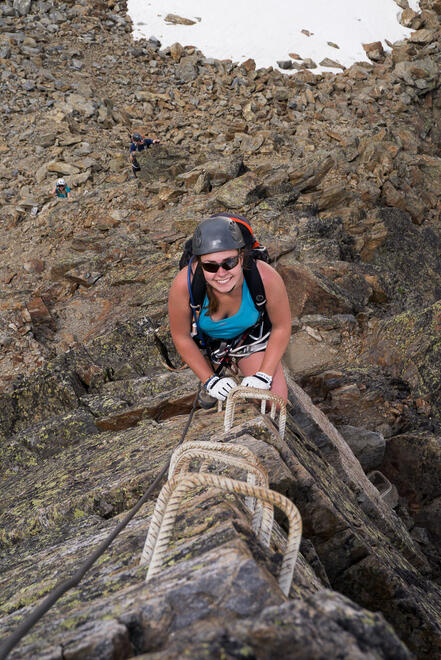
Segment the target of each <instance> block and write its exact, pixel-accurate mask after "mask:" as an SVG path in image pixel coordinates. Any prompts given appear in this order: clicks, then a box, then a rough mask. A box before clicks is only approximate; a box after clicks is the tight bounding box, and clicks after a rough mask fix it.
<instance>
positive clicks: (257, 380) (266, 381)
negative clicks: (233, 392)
mask: <svg viewBox="0 0 441 660" xmlns="http://www.w3.org/2000/svg"><path fill="white" fill-rule="evenodd" d="M272 382H273V379H272V378H271V376H268V374H264V373H263V371H258V372H257V373H255V374H254V376H247V377H246V378H244V379H243V381H242V382H241V385H242V386H243V387H258V388H259V389H261V390H269V389H270V388H271V383H272Z"/></svg>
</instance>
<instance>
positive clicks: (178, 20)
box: [164, 14, 196, 25]
mask: <svg viewBox="0 0 441 660" xmlns="http://www.w3.org/2000/svg"><path fill="white" fill-rule="evenodd" d="M164 21H165V22H166V23H171V24H172V25H195V23H196V21H192V20H191V19H190V18H183V17H182V16H178V15H177V14H167V16H166V17H165V18H164Z"/></svg>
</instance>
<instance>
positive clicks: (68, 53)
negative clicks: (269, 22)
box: [0, 0, 441, 660]
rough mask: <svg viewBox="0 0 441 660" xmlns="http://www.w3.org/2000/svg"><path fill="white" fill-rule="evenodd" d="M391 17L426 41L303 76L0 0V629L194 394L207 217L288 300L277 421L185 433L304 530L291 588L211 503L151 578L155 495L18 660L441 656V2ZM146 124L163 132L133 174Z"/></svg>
mask: <svg viewBox="0 0 441 660" xmlns="http://www.w3.org/2000/svg"><path fill="white" fill-rule="evenodd" d="M402 4H403V3H400V6H401V5H402ZM402 21H403V22H404V23H405V24H406V25H407V26H409V27H411V28H412V29H413V32H412V35H411V37H410V39H409V40H408V41H405V42H399V43H396V44H393V45H392V47H391V52H390V53H388V54H385V53H384V52H382V51H381V49H379V48H378V46H375V45H372V47H368V48H367V52H368V53H369V56H370V57H371V61H372V63H371V64H366V63H359V64H355V65H353V66H351V67H350V68H348V69H346V70H343V71H342V72H341V73H339V74H338V75H334V74H331V73H326V74H322V75H314V74H312V73H311V71H310V70H308V69H307V68H304V69H301V70H299V71H298V72H296V73H295V74H293V75H289V76H287V75H284V74H281V73H279V72H277V71H274V70H272V69H271V68H268V69H260V70H256V69H255V66H254V63H253V62H252V61H251V60H249V61H247V62H245V63H244V64H242V65H241V66H238V65H236V64H234V63H232V62H229V61H217V60H212V59H209V58H206V57H205V56H204V55H203V54H202V53H200V52H199V51H197V50H196V49H195V48H194V47H193V46H182V45H180V44H175V45H174V46H172V47H171V48H168V49H161V46H160V44H159V43H157V41H156V40H154V39H151V40H149V41H140V42H137V43H133V42H132V40H131V35H130V33H131V26H130V21H129V19H128V18H127V16H126V14H125V6H124V4H123V3H122V2H121V3H119V4H118V3H115V2H114V1H113V0H109V2H107V3H105V2H94V3H90V2H88V0H81V1H79V2H73V1H72V2H64V3H55V2H52V1H47V2H46V1H38V2H36V1H34V2H31V1H30V0H27V1H26V0H23V1H22V0H14V1H12V0H8V2H5V3H3V4H2V5H1V7H0V61H1V63H2V65H3V66H2V73H1V76H0V97H1V100H0V114H1V120H2V121H1V122H0V152H1V154H2V160H1V165H0V214H1V218H0V219H1V225H0V245H1V249H2V263H1V267H0V282H1V287H0V297H1V309H0V323H1V326H0V344H1V351H0V384H1V390H0V399H1V401H0V425H1V426H0V454H1V466H2V474H1V481H0V489H1V500H2V514H1V515H2V523H1V532H0V548H1V556H0V562H1V566H2V577H1V578H0V583H1V593H2V598H1V603H0V612H1V614H2V618H1V620H0V626H1V631H2V634H4V635H6V634H7V633H8V632H10V631H12V630H13V629H14V628H15V627H16V625H17V623H18V622H19V621H20V620H21V619H22V617H23V616H25V615H26V614H27V613H29V611H31V609H32V608H33V607H34V606H35V604H37V603H38V602H39V601H40V600H41V599H42V598H43V596H44V595H45V594H47V593H48V592H49V591H50V590H51V589H52V587H53V586H54V585H55V584H56V583H57V582H58V581H59V580H60V579H62V578H64V577H66V576H67V575H70V574H72V572H74V570H75V568H76V567H78V565H79V564H80V563H81V562H82V561H83V560H84V558H85V557H86V556H87V554H88V553H89V552H90V549H91V548H92V547H95V546H96V545H97V544H98V543H99V542H100V541H101V540H102V539H103V538H104V536H105V535H106V534H107V533H108V532H110V531H111V530H112V529H113V528H114V526H115V525H116V524H117V522H118V521H119V520H120V519H121V518H122V517H123V516H124V512H126V511H127V510H128V509H129V508H130V507H131V506H132V505H133V504H134V503H135V502H136V500H137V498H138V497H139V496H140V495H141V494H142V492H143V491H144V490H145V489H146V487H147V485H148V484H149V483H150V482H151V481H152V479H153V478H154V476H155V475H156V474H157V473H158V472H159V470H160V468H161V467H162V465H163V463H164V462H165V460H166V458H167V456H168V455H169V453H170V451H171V449H172V448H173V447H174V446H175V445H176V443H177V441H178V438H179V435H180V431H181V429H182V426H183V423H184V421H185V418H184V417H182V415H183V414H186V413H188V411H189V410H190V407H191V403H192V400H193V395H194V391H195V387H196V384H195V379H194V377H193V376H192V374H191V373H189V371H188V370H183V371H179V372H173V371H171V370H170V367H171V366H172V365H177V364H179V360H178V358H177V356H176V354H175V352H174V349H173V346H172V343H171V340H170V336H169V332H168V328H167V318H166V300H167V294H168V287H169V284H170V282H171V280H172V278H173V277H174V275H175V273H176V270H177V262H178V258H179V255H180V252H181V250H182V245H183V243H184V241H185V239H186V238H187V237H188V236H189V235H191V233H192V232H193V230H194V227H195V226H196V224H197V222H198V221H199V220H200V219H201V218H203V217H205V216H207V215H209V214H211V213H214V212H217V211H220V210H226V211H227V212H233V213H234V212H237V213H240V214H243V215H245V216H247V217H248V218H249V219H250V221H251V222H252V225H253V227H254V228H255V230H256V234H257V235H258V236H259V239H261V241H262V242H263V243H265V244H266V245H267V246H268V249H269V251H270V254H271V256H272V258H273V263H274V265H275V266H276V267H277V269H278V270H279V271H280V273H281V274H282V276H283V277H284V280H285V282H286V285H287V288H288V291H289V295H290V303H291V309H292V313H293V334H292V338H291V342H290V345H289V348H288V351H287V354H286V357H285V366H286V369H287V373H288V374H289V375H290V410H289V419H288V431H287V435H286V438H285V441H280V439H278V435H277V432H276V431H275V429H274V427H273V425H272V424H271V422H270V421H268V419H267V418H266V417H262V416H260V415H258V413H257V409H256V410H255V409H254V408H253V406H252V405H249V406H243V407H242V408H241V410H240V413H239V415H238V418H237V420H236V421H237V425H236V426H235V427H234V428H233V429H232V430H231V431H230V432H229V433H228V434H226V435H225V434H223V428H222V416H221V414H219V413H213V412H204V411H198V412H197V413H196V417H195V421H194V422H193V425H192V427H191V431H190V437H191V438H193V439H209V438H214V437H215V438H217V439H221V440H222V441H224V442H239V443H241V444H246V445H247V446H249V447H250V448H251V449H252V450H253V451H254V452H255V453H256V454H257V455H258V456H259V458H260V460H261V461H262V463H263V464H264V465H265V467H266V469H267V471H268V473H269V475H270V482H271V488H273V489H274V490H277V491H279V492H281V493H283V494H285V495H286V496H288V497H289V498H291V499H292V500H293V501H294V502H295V503H296V505H297V506H298V507H299V509H300V512H301V514H302V517H303V524H304V533H303V541H302V546H301V556H300V559H299V561H298V564H297V567H296V571H295V577H294V582H293V585H292V588H291V593H290V598H289V599H287V598H286V597H285V596H284V595H283V593H282V592H281V591H280V589H279V587H278V585H277V581H276V578H275V576H277V573H278V570H279V567H280V552H279V551H278V550H277V548H276V547H272V548H271V549H270V550H268V549H266V548H264V547H263V546H262V545H261V544H260V543H259V542H258V541H257V540H256V538H255V537H254V535H253V533H252V531H251V527H250V520H249V515H248V513H247V510H246V508H244V506H243V503H242V502H241V501H240V500H234V499H230V498H225V497H222V496H221V495H219V493H217V492H216V491H214V490H205V491H201V492H199V493H198V494H197V496H196V497H194V498H192V499H191V500H190V501H189V502H188V506H186V507H185V511H184V510H182V513H181V515H180V518H179V519H178V524H177V527H176V530H175V536H174V538H173V542H172V544H171V545H170V547H169V550H168V555H167V558H166V565H165V568H164V571H163V572H162V573H161V575H160V576H159V577H158V578H155V579H154V580H153V581H151V582H149V583H148V584H144V582H143V579H144V576H145V570H144V569H141V568H140V567H139V566H138V560H139V555H140V552H141V549H142V544H143V541H144V538H145V535H146V532H147V529H148V524H149V516H150V515H151V513H152V510H153V506H154V500H155V497H156V494H155V495H153V496H152V499H151V501H150V503H149V504H147V505H145V507H144V508H143V509H142V510H141V512H140V514H139V515H138V516H137V517H136V518H135V519H134V520H133V521H132V523H130V525H129V527H127V528H126V530H125V531H124V532H123V533H122V534H121V535H120V536H119V537H118V538H117V540H116V541H115V543H114V544H113V545H112V546H111V547H110V549H109V551H108V552H106V553H105V554H104V555H103V556H102V557H101V559H100V560H99V561H98V562H97V564H96V565H95V566H94V568H93V569H92V570H91V571H90V573H88V574H87V576H86V577H85V579H84V580H83V582H82V583H81V584H80V585H79V587H78V588H76V589H73V590H71V591H70V592H69V593H68V594H67V595H66V596H65V597H63V599H61V600H60V601H59V602H58V604H57V605H56V607H55V608H54V609H53V610H52V611H51V613H49V614H48V615H46V617H45V618H44V619H43V620H42V621H41V622H40V623H39V624H38V625H37V627H36V628H35V629H34V630H33V631H32V632H31V633H30V634H29V635H28V636H27V637H26V638H25V639H24V640H23V642H22V643H21V645H20V646H19V647H18V648H17V649H16V650H15V651H14V654H15V655H14V657H17V658H18V657H41V658H48V659H49V658H54V659H55V658H60V659H61V658H65V659H66V658H70V659H71V660H72V659H73V658H126V657H134V656H141V655H142V657H146V658H147V657H148V658H182V657H192V658H216V657H225V658H239V657H249V658H253V657H255V658H259V659H263V658H268V659H270V658H274V657H287V658H288V657H292V658H321V657H330V658H332V657H345V658H351V660H352V658H385V659H386V658H388V659H390V658H397V659H398V658H410V657H412V656H417V657H421V658H427V657H435V656H436V655H437V653H438V654H439V653H440V647H441V642H440V634H441V612H440V605H439V603H440V602H441V601H440V592H439V580H440V573H439V550H438V548H439V541H440V540H441V522H440V521H441V492H440V484H441V479H440V476H441V462H440V446H441V443H440V435H439V428H440V426H439V425H440V419H441V399H440V394H439V391H440V368H439V359H438V357H439V356H438V353H439V349H438V346H439V343H440V340H439V332H440V322H439V317H440V310H439V300H440V298H441V294H440V292H441V266H440V263H441V260H440V255H441V231H440V226H439V213H440V205H441V197H440V195H441V186H440V174H441V157H440V144H441V143H440V129H439V118H440V114H441V92H440V83H441V77H440V62H441V52H440V36H441V4H440V2H439V0H423V1H422V2H421V11H420V12H418V13H415V12H412V11H410V10H409V9H404V12H403V16H402ZM305 66H306V64H305ZM134 130H140V131H142V132H145V133H146V134H148V135H149V136H151V137H158V138H160V139H161V144H160V145H155V147H152V148H151V149H150V150H149V151H148V152H146V153H145V154H143V155H142V157H140V162H141V165H142V170H141V174H140V176H139V178H138V179H132V178H130V174H131V172H130V166H129V162H128V143H129V140H128V138H129V135H130V134H131V133H132V132H133V131H134ZM58 176H64V177H65V178H66V180H67V182H68V184H69V185H70V187H71V188H72V193H73V198H72V201H71V202H67V201H65V200H58V201H56V200H53V199H52V198H51V197H50V194H49V191H50V188H51V187H52V186H53V184H54V182H55V179H56V178H57V177H58ZM293 379H295V381H296V382H295V381H294V380H293ZM213 469H214V468H213ZM216 469H218V466H217V468H216ZM378 470H380V472H381V473H382V474H383V475H384V476H385V477H386V478H387V479H389V480H390V482H391V483H392V485H393V488H394V489H395V490H394V497H393V498H392V499H390V500H386V499H384V498H382V497H381V495H380V493H379V491H378V490H377V489H376V488H375V487H374V485H373V484H372V483H371V480H369V479H368V478H367V476H366V474H370V473H371V472H372V471H378ZM371 479H372V481H373V482H374V483H376V485H377V486H378V488H380V490H381V487H380V484H379V483H378V482H376V481H375V479H374V478H373V477H371ZM392 507H393V508H392ZM280 522H281V524H283V521H282V520H281V521H280Z"/></svg>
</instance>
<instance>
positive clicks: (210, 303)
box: [169, 215, 291, 408]
mask: <svg viewBox="0 0 441 660" xmlns="http://www.w3.org/2000/svg"><path fill="white" fill-rule="evenodd" d="M244 248H245V241H244V238H243V235H242V233H241V230H240V229H239V226H238V224H237V223H236V222H235V221H234V219H232V218H230V217H227V216H219V215H215V216H212V217H211V218H208V219H206V220H203V221H202V222H201V223H200V224H199V225H198V226H197V227H196V230H195V232H194V234H193V240H192V254H193V258H192V259H191V260H190V262H189V264H188V266H187V267H185V268H182V270H181V271H180V272H179V274H178V275H177V276H176V278H175V280H174V281H173V284H172V286H171V289H170V295H169V318H170V330H171V335H172V338H173V341H174V344H175V346H176V349H177V351H178V353H179V354H180V356H181V358H182V360H183V361H184V362H185V363H186V364H187V365H188V366H189V367H190V369H192V370H193V371H194V373H195V374H196V375H197V376H198V378H199V379H200V380H201V382H202V384H203V389H202V391H201V394H203V395H204V396H203V397H201V394H200V395H199V403H200V404H201V406H202V407H205V408H208V407H210V406H211V405H213V404H215V403H216V400H220V401H223V400H225V399H226V397H227V395H228V392H229V391H230V390H231V389H232V388H233V387H235V385H236V383H235V381H234V380H233V379H232V378H230V377H226V376H223V375H222V368H223V365H224V364H225V356H226V357H228V358H230V359H233V360H234V362H237V366H238V367H239V370H240V371H241V373H242V376H243V380H242V383H241V384H242V385H244V386H250V387H257V388H260V389H264V390H269V389H271V390H272V391H273V392H275V393H276V394H278V395H280V396H281V397H282V398H283V399H285V400H287V396H288V393H287V385H286V381H285V377H284V374H283V370H282V366H281V362H280V361H281V359H282V356H283V354H284V352H285V349H286V347H287V345H288V341H289V338H290V334H291V314H290V308H289V302H288V295H287V291H286V288H285V285H284V283H283V280H282V278H281V277H280V275H279V274H278V273H277V272H276V271H275V270H274V268H272V267H271V266H270V265H269V264H268V263H265V262H264V261H261V260H253V259H252V258H250V256H249V255H247V250H246V249H245V250H244ZM253 273H254V275H253ZM196 279H198V280H199V281H200V282H201V283H202V286H203V288H204V292H205V295H204V298H203V302H202V304H201V305H196V304H195V303H196V295H195V294H196V291H194V290H193V285H194V283H195V281H196ZM247 280H248V281H247ZM250 287H251V288H250ZM258 287H259V288H260V289H261V291H263V293H261V294H260V295H259V296H256V302H255V301H254V299H253V289H254V288H256V289H257V288H258ZM256 304H257V305H258V306H260V309H258V308H257V307H256ZM192 327H193V330H192ZM206 395H208V400H207V396H206Z"/></svg>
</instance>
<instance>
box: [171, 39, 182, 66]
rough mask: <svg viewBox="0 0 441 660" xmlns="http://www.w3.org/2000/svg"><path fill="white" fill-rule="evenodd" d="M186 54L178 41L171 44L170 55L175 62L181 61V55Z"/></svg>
mask: <svg viewBox="0 0 441 660" xmlns="http://www.w3.org/2000/svg"><path fill="white" fill-rule="evenodd" d="M184 54H185V50H184V48H183V46H181V44H180V43H179V42H176V43H174V44H172V45H171V46H170V56H171V57H172V59H173V60H174V61H175V62H180V60H181V57H182V56H183V55H184Z"/></svg>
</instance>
